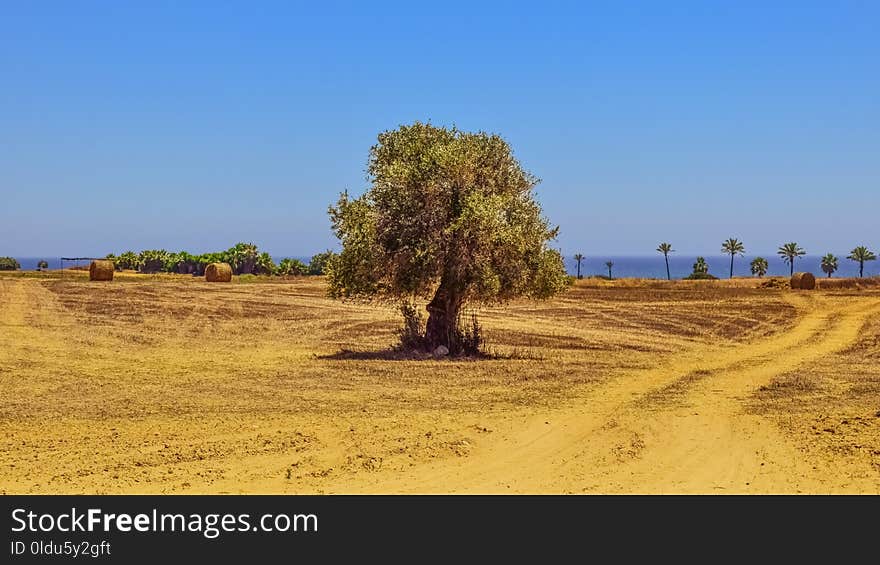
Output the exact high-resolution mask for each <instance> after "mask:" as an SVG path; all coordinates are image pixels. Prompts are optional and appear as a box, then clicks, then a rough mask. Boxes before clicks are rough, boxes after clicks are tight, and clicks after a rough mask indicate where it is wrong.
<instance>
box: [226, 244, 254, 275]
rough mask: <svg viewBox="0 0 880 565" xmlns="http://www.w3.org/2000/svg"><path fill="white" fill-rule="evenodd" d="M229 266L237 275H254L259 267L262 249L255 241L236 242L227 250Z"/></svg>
mask: <svg viewBox="0 0 880 565" xmlns="http://www.w3.org/2000/svg"><path fill="white" fill-rule="evenodd" d="M227 253H228V254H229V266H230V267H232V272H233V273H235V274H236V275H253V274H254V273H255V271H256V268H257V259H258V257H259V255H260V251H259V250H258V249H257V246H256V245H254V244H253V243H236V244H235V245H234V246H232V247H231V248H229V251H227Z"/></svg>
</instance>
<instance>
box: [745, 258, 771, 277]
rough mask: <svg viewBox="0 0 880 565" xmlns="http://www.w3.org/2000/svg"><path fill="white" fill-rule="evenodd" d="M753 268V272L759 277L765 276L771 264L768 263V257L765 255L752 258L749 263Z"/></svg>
mask: <svg viewBox="0 0 880 565" xmlns="http://www.w3.org/2000/svg"><path fill="white" fill-rule="evenodd" d="M749 266H750V267H751V269H752V274H753V275H757V276H758V278H761V277H763V276H764V275H766V274H767V271H768V270H769V269H770V265H769V264H768V263H767V259H764V258H763V257H755V258H754V259H752V262H751V263H750V264H749Z"/></svg>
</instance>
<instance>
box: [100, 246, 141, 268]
mask: <svg viewBox="0 0 880 565" xmlns="http://www.w3.org/2000/svg"><path fill="white" fill-rule="evenodd" d="M111 255H112V254H111ZM108 258H109V255H108ZM113 263H114V264H115V265H116V270H117V271H121V270H124V269H125V270H132V271H136V270H138V268H140V258H139V256H138V255H137V254H136V253H135V252H134V251H126V252H125V253H122V254H120V255H119V257H116V258H115V259H113Z"/></svg>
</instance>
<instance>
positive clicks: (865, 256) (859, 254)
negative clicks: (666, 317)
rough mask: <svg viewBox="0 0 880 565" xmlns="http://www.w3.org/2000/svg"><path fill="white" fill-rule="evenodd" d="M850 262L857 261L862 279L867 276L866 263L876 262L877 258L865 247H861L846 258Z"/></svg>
mask: <svg viewBox="0 0 880 565" xmlns="http://www.w3.org/2000/svg"><path fill="white" fill-rule="evenodd" d="M846 258H847V259H849V260H850V261H857V262H858V263H859V276H860V277H862V276H864V274H865V261H876V260H877V256H876V255H875V254H874V253H873V252H872V251H870V250H868V248H867V247H865V246H864V245H860V246H858V247H856V248H855V249H853V250H852V251H850V252H849V255H847V256H846Z"/></svg>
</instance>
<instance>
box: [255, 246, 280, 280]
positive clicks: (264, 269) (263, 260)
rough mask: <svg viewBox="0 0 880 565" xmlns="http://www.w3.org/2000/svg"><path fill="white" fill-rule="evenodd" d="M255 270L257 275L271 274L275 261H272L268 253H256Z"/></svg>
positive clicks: (273, 272) (274, 268) (273, 270)
mask: <svg viewBox="0 0 880 565" xmlns="http://www.w3.org/2000/svg"><path fill="white" fill-rule="evenodd" d="M255 270H256V272H257V274H259V275H273V274H275V270H276V267H275V262H274V261H272V257H271V256H270V255H269V254H268V253H266V252H263V253H260V254H259V255H257V263H256V266H255Z"/></svg>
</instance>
